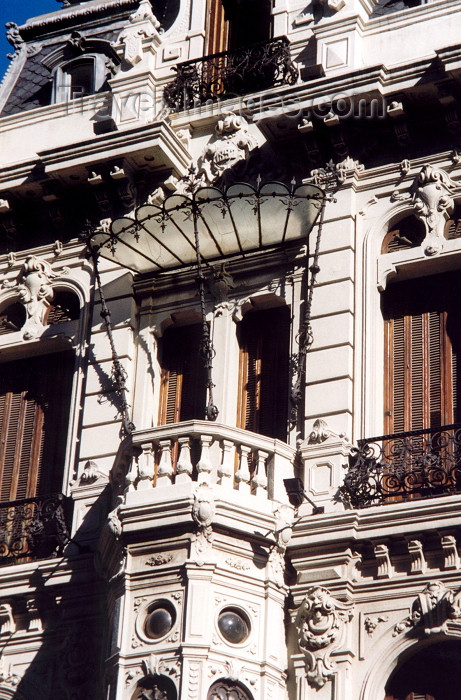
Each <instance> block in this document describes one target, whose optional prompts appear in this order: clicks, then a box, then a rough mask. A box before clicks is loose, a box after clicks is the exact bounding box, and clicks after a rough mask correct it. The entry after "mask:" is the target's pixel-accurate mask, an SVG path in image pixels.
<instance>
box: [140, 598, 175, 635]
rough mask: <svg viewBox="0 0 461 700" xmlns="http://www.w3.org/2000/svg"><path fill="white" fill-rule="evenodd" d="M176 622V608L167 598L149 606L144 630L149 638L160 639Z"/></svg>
mask: <svg viewBox="0 0 461 700" xmlns="http://www.w3.org/2000/svg"><path fill="white" fill-rule="evenodd" d="M175 622H176V610H175V609H174V606H173V605H172V604H171V603H170V602H169V601H168V600H159V601H157V602H156V603H154V604H153V605H151V606H150V608H149V610H148V613H147V617H146V621H145V623H144V632H145V634H146V635H147V637H149V639H161V638H162V637H164V636H165V635H167V634H168V632H169V631H170V630H171V629H172V627H173V625H174V623H175Z"/></svg>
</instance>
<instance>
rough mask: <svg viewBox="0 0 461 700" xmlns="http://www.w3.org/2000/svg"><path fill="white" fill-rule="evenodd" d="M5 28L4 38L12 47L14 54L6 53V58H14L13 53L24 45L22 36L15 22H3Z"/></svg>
mask: <svg viewBox="0 0 461 700" xmlns="http://www.w3.org/2000/svg"><path fill="white" fill-rule="evenodd" d="M5 28H6V30H7V31H6V39H7V41H8V42H9V43H10V44H11V46H12V47H13V48H14V54H11V53H10V54H7V58H9V59H10V60H11V59H12V58H14V56H15V54H16V53H18V52H19V51H20V50H21V48H22V47H23V46H24V39H23V38H22V36H21V34H20V32H19V27H18V25H17V24H16V22H7V23H6V24H5Z"/></svg>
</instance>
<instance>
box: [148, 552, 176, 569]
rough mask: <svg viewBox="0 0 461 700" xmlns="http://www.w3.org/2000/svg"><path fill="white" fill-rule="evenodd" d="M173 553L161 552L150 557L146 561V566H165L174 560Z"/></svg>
mask: <svg viewBox="0 0 461 700" xmlns="http://www.w3.org/2000/svg"><path fill="white" fill-rule="evenodd" d="M172 559H173V555H172V553H171V552H159V553H158V554H154V555H153V556H151V557H149V559H148V560H147V561H146V566H163V565H164V564H168V563H169V562H170V561H172Z"/></svg>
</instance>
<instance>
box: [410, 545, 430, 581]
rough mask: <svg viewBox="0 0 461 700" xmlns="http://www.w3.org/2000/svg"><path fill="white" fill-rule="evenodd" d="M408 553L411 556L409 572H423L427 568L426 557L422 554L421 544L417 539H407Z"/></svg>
mask: <svg viewBox="0 0 461 700" xmlns="http://www.w3.org/2000/svg"><path fill="white" fill-rule="evenodd" d="M408 553H409V555H410V558H411V568H410V570H411V573H412V574H425V573H426V569H427V563H426V558H425V556H424V551H423V545H422V542H420V541H419V540H409V542H408Z"/></svg>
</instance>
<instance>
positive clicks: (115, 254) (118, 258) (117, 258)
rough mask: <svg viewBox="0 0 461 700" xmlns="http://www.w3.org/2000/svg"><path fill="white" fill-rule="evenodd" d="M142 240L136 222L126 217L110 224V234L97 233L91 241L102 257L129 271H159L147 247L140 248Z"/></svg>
mask: <svg viewBox="0 0 461 700" xmlns="http://www.w3.org/2000/svg"><path fill="white" fill-rule="evenodd" d="M142 239H143V236H142V231H141V232H140V231H138V227H137V225H136V222H135V221H133V219H129V218H128V217H121V218H119V219H116V220H115V221H113V222H112V225H111V230H110V232H97V233H95V234H94V235H93V236H92V238H91V241H92V243H93V245H95V246H96V247H97V248H98V249H99V253H100V254H101V255H102V257H104V258H106V259H107V260H111V261H113V262H116V263H118V264H119V265H122V266H123V267H126V268H128V269H129V270H133V271H134V272H141V273H142V272H148V271H158V270H160V269H161V267H160V265H158V264H157V263H155V262H154V261H155V258H154V259H152V257H151V253H152V251H151V250H150V249H149V247H148V246H145V247H143V248H140V245H142V244H143V243H144V241H142ZM141 241H142V243H141Z"/></svg>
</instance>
